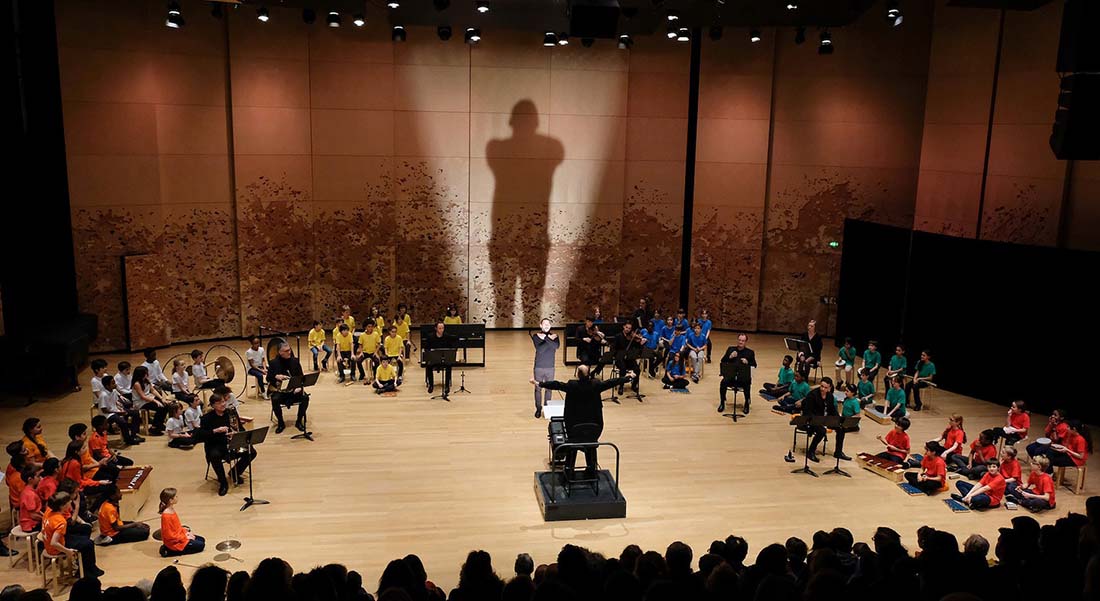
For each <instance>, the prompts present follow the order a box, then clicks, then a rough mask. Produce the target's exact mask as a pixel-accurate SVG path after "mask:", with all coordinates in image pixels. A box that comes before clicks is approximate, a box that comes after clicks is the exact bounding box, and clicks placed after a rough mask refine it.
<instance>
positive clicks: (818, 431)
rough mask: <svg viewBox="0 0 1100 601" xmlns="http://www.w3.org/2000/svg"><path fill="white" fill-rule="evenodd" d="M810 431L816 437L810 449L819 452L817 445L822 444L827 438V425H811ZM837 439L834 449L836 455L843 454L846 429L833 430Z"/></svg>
mask: <svg viewBox="0 0 1100 601" xmlns="http://www.w3.org/2000/svg"><path fill="white" fill-rule="evenodd" d="M808 429H809V431H810V433H811V434H813V435H814V439H813V440H812V441H810V449H809V450H810V451H813V452H814V453H815V454H816V453H817V445H819V444H821V441H822V440H825V427H824V426H810V427H809V428H808ZM833 434H834V437H835V439H836V445H835V447H836V448H834V449H833V454H834V455H841V454H843V453H844V430H835V431H833Z"/></svg>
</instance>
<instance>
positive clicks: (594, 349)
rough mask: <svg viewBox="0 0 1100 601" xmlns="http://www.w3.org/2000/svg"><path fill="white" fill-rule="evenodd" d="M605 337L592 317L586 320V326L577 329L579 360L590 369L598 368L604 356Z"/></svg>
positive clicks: (597, 370)
mask: <svg viewBox="0 0 1100 601" xmlns="http://www.w3.org/2000/svg"><path fill="white" fill-rule="evenodd" d="M603 343H604V335H603V332H601V331H600V328H599V327H597V326H596V324H595V321H594V320H593V318H592V317H585V318H584V325H583V326H580V327H579V328H577V360H578V361H580V362H581V363H582V364H584V365H587V366H589V367H590V368H597V369H596V370H595V372H597V373H598V372H599V369H598V367H597V366H599V364H600V356H601V355H602V354H603Z"/></svg>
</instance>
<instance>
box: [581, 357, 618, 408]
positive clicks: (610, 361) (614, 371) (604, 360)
mask: <svg viewBox="0 0 1100 601" xmlns="http://www.w3.org/2000/svg"><path fill="white" fill-rule="evenodd" d="M596 365H597V366H598V367H597V369H598V370H599V372H600V375H601V376H602V375H603V367H604V366H605V365H610V366H611V379H612V380H614V379H615V378H616V377H617V376H619V375H620V374H619V363H618V362H617V361H615V353H613V352H611V351H607V352H605V353H604V354H603V355H601V356H600V358H599V359H597V360H596ZM589 373H591V372H589ZM607 400H609V401H611V402H612V403H615V404H616V405H620V404H621V403H619V394H618V392H617V391H616V387H614V386H612V387H611V398H609V399H607Z"/></svg>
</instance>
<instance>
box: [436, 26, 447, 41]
mask: <svg viewBox="0 0 1100 601" xmlns="http://www.w3.org/2000/svg"><path fill="white" fill-rule="evenodd" d="M435 35H437V36H439V39H440V40H443V41H444V42H446V41H447V40H449V39H451V26H450V25H440V26H439V27H436V28H435Z"/></svg>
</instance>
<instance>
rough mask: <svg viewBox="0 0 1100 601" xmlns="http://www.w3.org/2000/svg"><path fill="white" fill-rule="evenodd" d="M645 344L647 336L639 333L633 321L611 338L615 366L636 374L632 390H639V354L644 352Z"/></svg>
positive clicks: (621, 387) (631, 386)
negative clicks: (643, 336) (644, 336)
mask: <svg viewBox="0 0 1100 601" xmlns="http://www.w3.org/2000/svg"><path fill="white" fill-rule="evenodd" d="M644 345H645V338H642V336H641V335H640V334H638V330H637V329H635V327H634V324H633V323H631V322H627V323H624V324H623V331H622V332H620V333H618V334H616V335H615V337H614V338H612V339H611V351H612V352H613V353H614V354H615V367H617V368H618V369H619V373H621V374H625V373H627V372H632V373H634V374H635V375H634V378H633V379H632V380H631V381H630V390H632V391H634V392H638V380H639V379H640V377H641V376H640V375H639V374H640V372H641V370H640V369H638V355H639V354H640V353H641V352H642V347H643V346H644ZM623 386H624V385H620V386H619V394H622V393H623Z"/></svg>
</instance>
